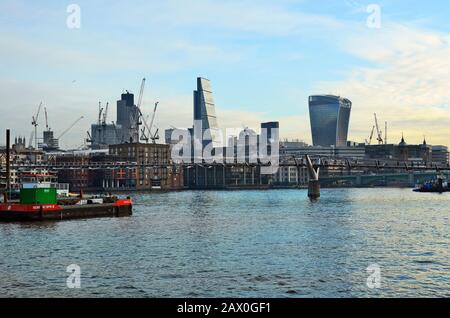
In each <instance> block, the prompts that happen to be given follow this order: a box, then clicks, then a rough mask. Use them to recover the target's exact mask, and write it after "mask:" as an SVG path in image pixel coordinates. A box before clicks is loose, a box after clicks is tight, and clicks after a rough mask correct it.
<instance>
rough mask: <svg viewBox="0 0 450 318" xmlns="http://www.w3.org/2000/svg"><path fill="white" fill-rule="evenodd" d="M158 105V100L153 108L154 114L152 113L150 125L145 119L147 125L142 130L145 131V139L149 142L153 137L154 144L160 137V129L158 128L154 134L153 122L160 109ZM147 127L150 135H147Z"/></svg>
mask: <svg viewBox="0 0 450 318" xmlns="http://www.w3.org/2000/svg"><path fill="white" fill-rule="evenodd" d="M158 105H159V102H156V103H155V107H154V108H153V114H152V119H151V121H150V125H148V124H147V121H146V120H145V119H144V124H145V127H144V129H143V130H142V132H143V139H144V140H146V141H147V142H148V140H149V139H151V140H152V143H154V144H155V143H156V140H158V139H159V135H158V132H159V129H156V131H155V133H154V134H152V129H153V124H154V122H155V117H156V111H157V110H158ZM145 128H146V129H147V131H148V136H147V135H145Z"/></svg>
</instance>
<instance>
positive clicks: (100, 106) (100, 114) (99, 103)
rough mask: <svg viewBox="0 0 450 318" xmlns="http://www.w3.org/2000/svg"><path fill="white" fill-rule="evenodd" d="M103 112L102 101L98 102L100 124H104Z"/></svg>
mask: <svg viewBox="0 0 450 318" xmlns="http://www.w3.org/2000/svg"><path fill="white" fill-rule="evenodd" d="M102 112H103V108H102V102H98V126H100V125H101V124H102Z"/></svg>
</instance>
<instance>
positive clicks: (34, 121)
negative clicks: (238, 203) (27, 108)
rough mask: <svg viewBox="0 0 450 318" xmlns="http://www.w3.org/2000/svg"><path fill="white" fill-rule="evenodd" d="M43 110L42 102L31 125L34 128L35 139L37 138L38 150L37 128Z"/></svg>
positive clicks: (36, 146) (36, 145)
mask: <svg viewBox="0 0 450 318" xmlns="http://www.w3.org/2000/svg"><path fill="white" fill-rule="evenodd" d="M41 108H42V102H41V103H40V104H39V107H38V109H37V112H36V115H34V116H33V117H32V121H31V124H32V125H33V126H34V138H35V143H34V146H35V148H36V149H38V134H37V127H38V119H39V114H40V112H41Z"/></svg>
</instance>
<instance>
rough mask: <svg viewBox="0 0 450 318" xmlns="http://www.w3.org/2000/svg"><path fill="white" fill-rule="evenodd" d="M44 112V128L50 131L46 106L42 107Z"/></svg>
mask: <svg viewBox="0 0 450 318" xmlns="http://www.w3.org/2000/svg"><path fill="white" fill-rule="evenodd" d="M44 114H45V130H46V131H50V128H49V127H48V115H47V107H44Z"/></svg>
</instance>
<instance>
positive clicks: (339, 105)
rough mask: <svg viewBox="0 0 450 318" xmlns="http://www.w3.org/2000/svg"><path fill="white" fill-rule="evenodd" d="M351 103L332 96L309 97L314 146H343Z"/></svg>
mask: <svg viewBox="0 0 450 318" xmlns="http://www.w3.org/2000/svg"><path fill="white" fill-rule="evenodd" d="M351 108H352V102H351V101H350V100H348V99H346V98H342V97H339V96H333V95H318V96H310V97H309V116H310V120H311V133H312V140H313V145H314V146H324V147H329V146H345V145H346V144H347V137H348V126H349V122H350V112H351Z"/></svg>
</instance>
